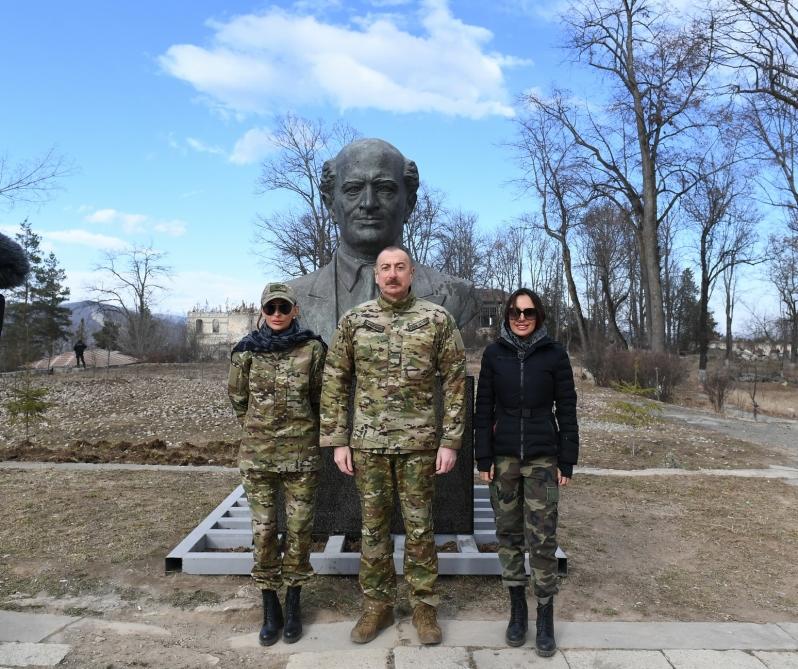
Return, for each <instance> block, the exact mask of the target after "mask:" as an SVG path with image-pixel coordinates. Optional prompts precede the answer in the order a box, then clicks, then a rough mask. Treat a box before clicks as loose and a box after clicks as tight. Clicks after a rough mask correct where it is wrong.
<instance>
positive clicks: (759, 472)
mask: <svg viewBox="0 0 798 669" xmlns="http://www.w3.org/2000/svg"><path fill="white" fill-rule="evenodd" d="M0 469H24V470H36V471H38V470H42V469H59V470H63V471H162V472H182V473H192V472H229V473H238V468H233V467H219V466H215V465H134V464H125V463H118V462H107V463H103V462H99V463H93V462H27V461H22V460H7V461H3V462H0ZM574 471H575V472H576V473H577V474H584V475H587V476H624V477H626V476H736V477H741V478H770V479H785V480H787V481H798V467H789V466H786V465H771V466H770V467H768V468H767V469H678V468H664V467H658V468H650V469H602V468H599V467H580V466H579V465H577V466H576V467H575V468H574Z"/></svg>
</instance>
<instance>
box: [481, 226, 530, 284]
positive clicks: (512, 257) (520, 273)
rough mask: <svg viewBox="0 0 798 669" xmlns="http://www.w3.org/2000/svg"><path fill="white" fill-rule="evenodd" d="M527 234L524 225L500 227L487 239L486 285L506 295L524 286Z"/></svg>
mask: <svg viewBox="0 0 798 669" xmlns="http://www.w3.org/2000/svg"><path fill="white" fill-rule="evenodd" d="M527 232H528V228H527V227H526V226H524V225H516V226H510V227H509V228H505V227H500V228H497V229H496V230H494V231H493V234H492V235H490V236H489V237H488V239H487V240H486V251H485V278H486V283H487V284H488V285H490V286H491V287H493V288H497V289H498V290H501V291H504V292H507V293H510V292H512V291H513V290H515V289H516V288H520V287H521V286H523V285H524V278H523V277H524V258H525V255H526V253H525V252H526V248H525V247H526V236H527Z"/></svg>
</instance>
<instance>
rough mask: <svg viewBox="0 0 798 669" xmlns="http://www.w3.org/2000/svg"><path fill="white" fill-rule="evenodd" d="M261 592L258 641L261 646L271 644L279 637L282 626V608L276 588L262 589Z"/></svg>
mask: <svg viewBox="0 0 798 669" xmlns="http://www.w3.org/2000/svg"><path fill="white" fill-rule="evenodd" d="M261 592H262V593H263V627H261V628H260V635H258V641H260V645H261V646H271V645H272V644H273V643H275V642H276V641H277V639H279V638H280V628H281V627H282V626H283V609H282V607H281V606H280V599H279V597H277V591H276V590H262V591H261Z"/></svg>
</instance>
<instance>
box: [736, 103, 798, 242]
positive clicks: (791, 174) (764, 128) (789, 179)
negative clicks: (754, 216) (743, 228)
mask: <svg viewBox="0 0 798 669" xmlns="http://www.w3.org/2000/svg"><path fill="white" fill-rule="evenodd" d="M746 118H747V120H748V121H749V123H750V126H751V128H752V129H753V132H754V136H755V137H756V139H757V140H758V141H759V143H761V145H762V146H763V147H764V149H765V152H766V167H767V168H769V169H768V170H767V171H766V179H765V183H764V184H763V186H764V188H763V190H764V191H765V192H766V193H768V194H769V195H770V202H769V204H771V205H773V206H777V207H782V208H784V209H786V210H787V214H788V216H787V219H788V221H795V220H797V219H798V108H793V107H789V106H786V105H781V104H778V103H776V102H773V101H771V100H768V99H767V98H766V97H764V96H752V97H750V98H749V99H748V113H747V114H746ZM795 231H796V232H798V228H796V229H795Z"/></svg>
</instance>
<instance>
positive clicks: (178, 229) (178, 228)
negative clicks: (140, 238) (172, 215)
mask: <svg viewBox="0 0 798 669" xmlns="http://www.w3.org/2000/svg"><path fill="white" fill-rule="evenodd" d="M187 227H188V224H187V223H186V222H185V221H181V220H180V219H179V218H176V219H174V220H171V221H159V222H157V223H155V224H153V226H152V229H153V230H155V232H162V233H164V234H165V235H169V236H170V237H182V236H183V235H184V234H186V228H187Z"/></svg>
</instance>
